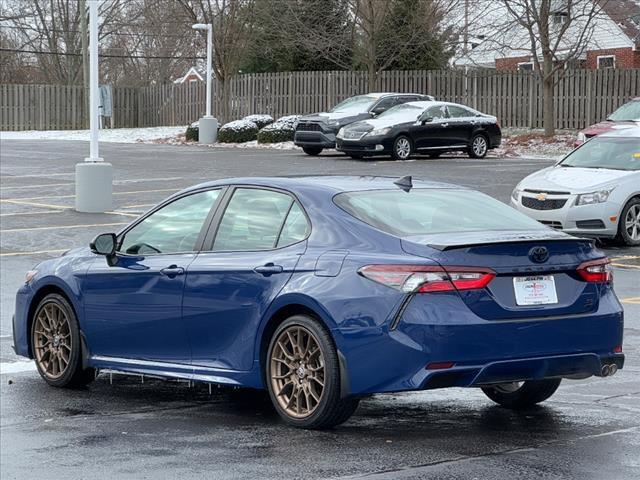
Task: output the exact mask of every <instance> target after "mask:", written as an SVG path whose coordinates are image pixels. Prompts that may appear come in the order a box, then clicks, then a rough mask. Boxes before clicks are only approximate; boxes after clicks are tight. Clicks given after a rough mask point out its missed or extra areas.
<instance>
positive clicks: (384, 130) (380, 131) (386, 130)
mask: <svg viewBox="0 0 640 480" xmlns="http://www.w3.org/2000/svg"><path fill="white" fill-rule="evenodd" d="M390 131H391V128H390V127H387V128H377V129H375V130H371V131H370V132H369V133H367V137H380V136H382V135H386V134H387V133H389V132H390Z"/></svg>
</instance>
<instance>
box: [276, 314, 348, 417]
mask: <svg viewBox="0 0 640 480" xmlns="http://www.w3.org/2000/svg"><path fill="white" fill-rule="evenodd" d="M265 373H266V379H265V381H266V383H267V388H268V390H269V396H270V397H271V401H272V402H273V405H274V406H275V409H276V411H277V412H278V414H279V415H280V416H281V417H282V419H283V420H284V421H285V422H286V423H288V424H289V425H292V426H295V427H302V428H308V429H324V428H330V427H334V426H336V425H339V424H341V423H343V422H345V421H346V420H347V419H348V418H349V417H350V416H351V415H352V414H353V412H355V410H356V408H357V407H358V402H359V400H358V399H357V398H352V397H346V398H340V395H341V392H340V364H339V360H338V353H337V351H336V347H335V346H334V344H333V339H332V338H331V335H330V334H329V332H328V331H327V330H326V329H325V328H324V326H323V325H322V324H321V323H320V322H319V321H318V320H316V319H314V318H312V317H310V316H307V315H294V316H292V317H290V318H288V319H286V320H285V321H284V322H282V324H281V325H280V326H279V327H278V328H277V329H276V331H275V332H274V333H273V335H272V337H271V341H270V344H269V349H268V352H267V358H266V365H265Z"/></svg>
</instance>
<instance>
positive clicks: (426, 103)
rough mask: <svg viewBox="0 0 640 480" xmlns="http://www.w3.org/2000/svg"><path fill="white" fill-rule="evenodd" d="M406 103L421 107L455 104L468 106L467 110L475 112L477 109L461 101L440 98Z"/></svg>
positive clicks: (463, 106)
mask: <svg viewBox="0 0 640 480" xmlns="http://www.w3.org/2000/svg"><path fill="white" fill-rule="evenodd" d="M404 105H414V106H416V107H420V108H429V107H437V106H439V105H454V106H456V107H462V108H466V109H467V110H473V111H474V112H475V111H476V110H475V109H473V108H471V107H468V106H466V105H462V104H461V103H453V102H440V101H438V100H424V101H420V102H407V103H405V104H404Z"/></svg>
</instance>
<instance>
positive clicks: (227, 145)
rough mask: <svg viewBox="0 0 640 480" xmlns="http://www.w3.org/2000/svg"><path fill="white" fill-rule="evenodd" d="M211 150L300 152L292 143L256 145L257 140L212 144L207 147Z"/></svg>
mask: <svg viewBox="0 0 640 480" xmlns="http://www.w3.org/2000/svg"><path fill="white" fill-rule="evenodd" d="M265 128H266V127H265ZM207 146H208V147H212V148H260V149H268V150H301V148H300V147H296V146H295V145H294V144H293V142H280V143H258V141H257V140H252V141H250V142H245V143H214V144H213V145H207Z"/></svg>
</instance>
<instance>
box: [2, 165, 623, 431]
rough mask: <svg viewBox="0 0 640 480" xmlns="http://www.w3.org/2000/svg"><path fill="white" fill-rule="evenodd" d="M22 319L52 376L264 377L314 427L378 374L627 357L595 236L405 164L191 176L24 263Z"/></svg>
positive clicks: (509, 387)
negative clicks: (158, 197)
mask: <svg viewBox="0 0 640 480" xmlns="http://www.w3.org/2000/svg"><path fill="white" fill-rule="evenodd" d="M13 326H14V343H15V350H16V352H17V353H18V354H20V355H23V356H26V357H30V358H33V359H35V363H36V365H37V368H38V371H39V372H40V375H41V376H42V377H43V378H44V380H45V381H46V382H47V383H49V384H50V385H53V386H56V387H72V386H81V385H85V384H88V383H89V382H91V380H93V379H94V378H95V373H96V371H98V370H100V369H111V370H118V371H122V372H134V373H142V374H149V375H155V376H160V377H167V378H181V379H189V380H192V381H201V382H208V383H215V384H224V385H232V386H242V387H253V388H263V389H267V390H268V391H269V394H270V397H271V399H272V401H273V404H274V406H275V408H276V410H277V411H278V413H279V414H280V415H281V416H282V418H283V419H284V420H285V421H286V422H287V423H289V424H291V425H294V426H298V427H305V428H326V427H330V426H334V425H337V424H340V423H341V422H344V421H345V420H347V419H348V418H349V416H350V415H351V414H352V413H353V412H354V411H355V410H356V408H357V406H358V401H359V399H360V398H362V397H364V396H367V395H370V394H374V393H380V392H399V391H408V390H426V389H432V388H442V387H454V386H455V387H479V388H481V389H482V390H483V391H484V392H485V393H486V395H487V396H488V397H489V398H490V399H492V400H493V401H495V402H497V403H499V404H500V405H503V406H505V407H510V408H522V407H527V406H530V405H533V404H536V403H538V402H541V401H543V400H545V399H547V398H549V397H550V396H551V395H552V394H553V393H554V392H555V391H556V389H557V388H558V386H559V385H560V381H561V380H562V379H563V378H572V379H577V378H586V377H589V376H592V375H597V376H602V377H604V376H609V375H612V374H614V373H615V372H616V371H617V370H618V369H620V368H622V366H623V362H624V355H623V353H622V331H623V313H622V308H621V306H620V303H619V302H618V299H617V298H616V295H615V293H614V291H613V288H612V278H611V271H610V267H609V261H608V259H607V258H606V257H605V256H604V255H603V254H602V253H601V252H600V251H598V250H597V249H596V248H594V246H593V243H592V241H590V240H586V239H581V238H575V237H572V236H569V235H567V234H564V233H562V232H557V231H554V230H551V229H549V228H547V227H545V226H543V225H541V224H539V223H537V222H536V221H534V220H532V219H530V218H528V217H527V216H525V215H523V214H521V213H519V212H517V211H516V210H514V209H512V208H511V207H508V206H506V205H504V204H503V203H501V202H499V201H497V200H494V199H492V198H491V197H488V196H486V195H484V194H482V193H479V192H477V191H474V190H470V189H466V188H463V187H458V186H455V185H449V184H443V183H434V182H425V181H414V180H412V179H411V178H410V177H403V178H401V179H393V178H384V177H304V178H240V179H227V180H220V181H215V182H209V183H204V184H201V185H197V186H195V187H191V188H188V189H186V190H183V191H181V192H179V193H177V194H175V195H173V196H171V197H170V198H168V199H167V200H165V201H164V202H162V203H161V204H159V205H158V206H156V207H155V208H153V209H152V210H150V211H149V212H148V213H146V214H144V215H143V216H141V217H140V218H139V219H137V220H135V221H134V222H133V223H132V224H131V225H129V226H127V227H126V228H124V229H123V230H122V231H120V232H119V233H117V234H114V233H106V234H102V235H99V236H98V237H96V239H95V240H94V241H93V242H92V243H91V244H90V246H88V247H85V248H78V249H75V250H71V251H69V252H67V253H66V254H64V255H63V256H62V257H60V258H56V259H51V260H47V261H44V262H42V263H40V264H39V265H37V266H36V267H35V268H34V269H33V270H32V271H30V272H28V273H27V277H26V281H25V284H24V285H23V286H22V287H21V288H20V290H19V291H18V294H17V301H16V313H15V318H14V325H13Z"/></svg>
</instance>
